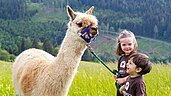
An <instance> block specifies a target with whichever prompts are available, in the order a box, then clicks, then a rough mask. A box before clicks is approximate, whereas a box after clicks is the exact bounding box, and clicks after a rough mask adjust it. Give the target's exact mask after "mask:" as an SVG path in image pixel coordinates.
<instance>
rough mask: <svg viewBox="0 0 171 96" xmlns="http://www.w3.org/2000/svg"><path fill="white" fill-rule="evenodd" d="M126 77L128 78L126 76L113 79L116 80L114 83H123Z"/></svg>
mask: <svg viewBox="0 0 171 96" xmlns="http://www.w3.org/2000/svg"><path fill="white" fill-rule="evenodd" d="M127 78H128V76H126V77H124V78H116V79H115V80H116V83H117V84H119V85H120V84H123V83H125V82H126V80H127Z"/></svg>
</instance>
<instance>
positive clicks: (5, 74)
mask: <svg viewBox="0 0 171 96" xmlns="http://www.w3.org/2000/svg"><path fill="white" fill-rule="evenodd" d="M0 96H15V95H14V90H13V86H12V76H11V63H10V62H3V61H0Z"/></svg>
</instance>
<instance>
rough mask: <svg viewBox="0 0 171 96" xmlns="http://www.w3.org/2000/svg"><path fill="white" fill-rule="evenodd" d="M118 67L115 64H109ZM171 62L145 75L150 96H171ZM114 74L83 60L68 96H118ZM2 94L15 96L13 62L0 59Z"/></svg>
mask: <svg viewBox="0 0 171 96" xmlns="http://www.w3.org/2000/svg"><path fill="white" fill-rule="evenodd" d="M108 66H109V67H110V68H116V66H115V64H108ZM170 73H171V64H170V65H161V64H155V65H153V68H152V71H151V72H150V73H149V74H146V75H144V79H145V83H146V89H147V94H148V96H171V75H170ZM115 94H116V88H115V85H114V79H113V75H112V74H111V73H110V72H109V71H108V70H107V69H106V68H105V67H104V66H103V65H101V64H99V63H92V62H83V61H82V62H81V64H80V66H79V68H78V72H77V74H76V76H75V78H74V81H73V83H72V85H71V88H70V91H69V94H68V96H116V95H115ZM0 96H15V94H14V90H13V86H12V78H11V63H9V62H2V61H0Z"/></svg>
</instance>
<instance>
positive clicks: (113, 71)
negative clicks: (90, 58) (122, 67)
mask: <svg viewBox="0 0 171 96" xmlns="http://www.w3.org/2000/svg"><path fill="white" fill-rule="evenodd" d="M87 47H88V49H89V51H90V52H91V53H92V54H93V55H94V57H96V59H97V60H98V61H99V62H100V63H101V64H103V65H104V66H105V67H106V68H107V69H108V70H109V71H110V72H111V73H112V74H114V75H116V74H117V77H121V74H120V73H119V72H118V71H117V70H115V69H113V70H111V69H110V68H109V67H108V66H107V65H106V64H105V63H104V62H103V60H102V59H100V58H99V57H98V56H97V55H96V53H95V52H94V51H93V48H92V47H91V46H90V45H89V44H87ZM115 86H116V89H117V91H119V88H120V85H118V84H117V83H115Z"/></svg>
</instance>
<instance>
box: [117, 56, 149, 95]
mask: <svg viewBox="0 0 171 96" xmlns="http://www.w3.org/2000/svg"><path fill="white" fill-rule="evenodd" d="M151 68H152V64H151V62H150V60H149V57H148V56H147V55H145V54H142V53H135V54H133V55H131V56H130V57H129V60H128V63H127V73H128V74H129V77H128V79H127V81H126V83H125V85H123V86H122V87H121V88H120V93H122V94H124V96H147V94H146V86H145V83H144V80H143V77H142V75H144V74H146V73H149V72H150V70H151Z"/></svg>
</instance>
